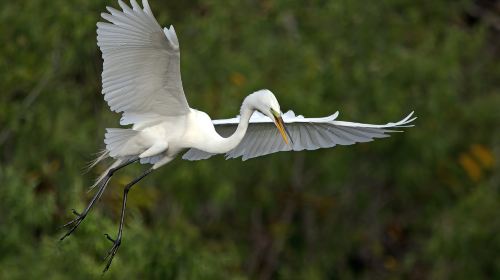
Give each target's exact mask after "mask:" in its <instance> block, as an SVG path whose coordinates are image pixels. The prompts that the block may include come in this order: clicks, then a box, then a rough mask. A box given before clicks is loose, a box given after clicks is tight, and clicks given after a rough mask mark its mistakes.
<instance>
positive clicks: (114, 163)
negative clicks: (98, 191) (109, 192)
mask: <svg viewBox="0 0 500 280" xmlns="http://www.w3.org/2000/svg"><path fill="white" fill-rule="evenodd" d="M125 160H126V159H124V158H119V159H117V160H116V161H115V162H113V164H111V166H109V167H108V168H107V169H106V170H105V171H104V172H103V173H102V174H101V175H100V176H99V177H97V179H96V180H95V182H94V184H93V185H92V186H90V188H89V191H92V190H93V189H94V188H95V187H96V186H97V185H99V184H100V183H101V182H102V180H103V179H104V177H106V175H107V174H108V172H109V171H110V170H111V169H113V168H115V167H118V166H119V165H120V164H122V163H123V162H125Z"/></svg>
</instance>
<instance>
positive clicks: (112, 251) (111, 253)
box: [102, 233, 122, 274]
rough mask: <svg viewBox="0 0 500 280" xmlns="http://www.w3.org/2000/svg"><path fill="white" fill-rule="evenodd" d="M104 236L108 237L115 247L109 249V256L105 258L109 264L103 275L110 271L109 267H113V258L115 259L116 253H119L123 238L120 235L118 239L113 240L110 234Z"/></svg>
mask: <svg viewBox="0 0 500 280" xmlns="http://www.w3.org/2000/svg"><path fill="white" fill-rule="evenodd" d="M104 236H106V238H107V239H108V240H109V241H111V242H113V247H111V249H109V251H108V255H107V256H106V257H105V258H104V261H106V260H107V263H106V267H105V268H104V270H103V271H102V273H103V274H104V273H106V271H108V269H109V267H110V266H111V262H112V261H113V258H114V257H115V255H116V252H117V251H118V248H119V247H120V244H121V243H122V237H121V235H120V234H118V238H116V240H115V239H113V238H111V236H109V234H107V233H106V234H104Z"/></svg>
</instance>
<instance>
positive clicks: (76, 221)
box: [59, 158, 139, 241]
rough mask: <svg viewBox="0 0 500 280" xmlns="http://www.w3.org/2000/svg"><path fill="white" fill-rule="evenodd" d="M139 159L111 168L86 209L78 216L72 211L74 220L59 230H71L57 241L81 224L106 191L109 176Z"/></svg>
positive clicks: (63, 237)
mask: <svg viewBox="0 0 500 280" xmlns="http://www.w3.org/2000/svg"><path fill="white" fill-rule="evenodd" d="M138 160H139V158H135V159H131V160H128V161H127V162H125V163H122V164H121V165H119V166H117V167H115V168H112V169H110V170H109V171H108V174H106V176H105V177H104V178H103V179H102V180H101V182H100V183H99V185H98V187H99V189H98V190H97V192H96V194H95V195H94V196H93V197H92V199H91V200H90V202H89V204H88V205H87V207H86V208H85V209H84V210H83V212H82V213H81V214H80V213H78V212H76V210H75V209H73V214H74V215H75V216H76V218H74V219H73V220H71V221H69V222H68V223H66V224H65V225H63V226H61V228H64V227H68V226H71V228H70V229H69V230H68V231H67V232H66V234H64V235H63V236H62V237H61V238H60V239H59V240H60V241H62V240H64V239H65V238H66V237H68V236H70V234H72V233H73V232H74V231H75V230H76V228H77V227H78V226H79V225H80V224H81V223H82V221H83V219H85V217H86V216H87V214H88V213H89V211H90V209H91V208H92V206H94V204H95V203H96V201H98V200H99V198H100V197H101V196H102V194H103V193H104V190H105V189H106V186H107V185H108V182H109V180H110V179H111V176H113V173H114V172H115V171H117V170H119V169H121V168H123V167H125V166H127V165H129V164H131V163H133V162H136V161H138Z"/></svg>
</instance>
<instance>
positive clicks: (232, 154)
mask: <svg viewBox="0 0 500 280" xmlns="http://www.w3.org/2000/svg"><path fill="white" fill-rule="evenodd" d="M338 114H339V113H338V112H336V113H335V114H333V115H331V116H329V117H325V118H304V117H303V116H295V114H294V113H293V112H292V111H288V112H287V113H285V114H284V115H283V122H284V123H285V124H286V127H287V129H288V132H289V133H290V138H291V140H292V141H291V142H290V145H287V144H285V142H284V141H283V139H282V138H281V135H280V134H279V132H278V129H276V126H275V125H274V123H273V121H272V120H271V119H269V118H268V117H266V116H264V115H262V114H260V113H258V112H255V113H254V114H253V115H252V117H251V118H250V124H249V125H248V130H247V132H246V134H245V137H243V140H242V141H241V142H240V144H239V145H238V146H236V148H234V149H233V150H231V151H229V152H228V153H227V154H226V158H236V157H240V156H241V157H242V159H243V160H247V159H250V158H254V157H258V156H263V155H267V154H272V153H276V152H280V151H292V150H293V151H302V150H316V149H319V148H330V147H334V146H336V145H352V144H355V143H360V142H369V141H372V140H373V139H374V138H384V137H389V135H388V133H390V132H395V130H393V129H395V128H403V127H410V126H413V125H410V123H411V122H412V121H414V120H415V119H416V118H415V117H414V118H412V115H413V112H411V113H410V114H409V115H408V116H407V117H406V118H404V119H402V120H401V121H399V122H396V123H387V124H383V125H374V124H363V123H355V122H344V121H337V120H336V118H337V117H338ZM213 123H214V126H215V129H216V130H217V132H218V133H219V134H220V135H221V136H223V137H228V136H230V135H231V134H232V133H233V132H234V131H235V130H236V127H237V126H238V123H239V117H236V118H232V119H225V120H214V121H213ZM213 155H214V154H211V153H207V152H204V151H200V150H197V149H190V150H189V151H188V152H187V153H185V154H184V155H183V157H182V158H183V159H186V160H201V159H207V158H209V157H211V156H213Z"/></svg>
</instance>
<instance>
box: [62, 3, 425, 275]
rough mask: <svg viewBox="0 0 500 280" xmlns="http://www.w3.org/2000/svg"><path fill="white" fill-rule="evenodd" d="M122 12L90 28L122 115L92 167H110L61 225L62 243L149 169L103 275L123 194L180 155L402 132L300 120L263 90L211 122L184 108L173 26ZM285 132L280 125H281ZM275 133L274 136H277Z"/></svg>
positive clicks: (262, 151)
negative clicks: (115, 180) (114, 191)
mask: <svg viewBox="0 0 500 280" xmlns="http://www.w3.org/2000/svg"><path fill="white" fill-rule="evenodd" d="M118 3H119V5H120V7H121V8H122V11H119V10H116V9H114V8H110V7H108V8H107V9H108V11H109V13H103V14H102V17H103V18H104V19H106V20H107V21H108V22H99V23H98V24H97V34H98V35H97V44H98V46H99V48H100V49H101V51H102V57H103V60H104V63H103V73H102V86H103V87H102V93H103V94H104V99H105V100H106V102H107V103H108V105H109V106H110V109H111V110H112V111H115V112H118V113H122V118H121V120H120V124H121V125H123V126H128V127H125V128H108V129H107V131H106V134H105V140H104V142H105V144H106V149H105V151H104V153H102V154H101V156H99V157H98V158H97V159H96V161H95V162H94V163H93V165H95V164H97V163H99V162H100V161H102V160H104V159H106V158H108V157H111V158H113V159H114V162H113V163H112V164H111V166H110V167H109V168H108V169H107V170H106V171H105V172H104V173H103V174H102V175H101V176H100V177H99V178H98V179H97V180H96V183H95V184H94V186H98V187H99V188H98V191H97V192H96V194H95V196H94V198H93V199H92V200H91V202H90V204H89V205H88V206H87V208H86V209H85V210H84V211H83V212H82V213H81V214H80V213H77V212H76V211H74V213H75V215H77V217H76V218H75V219H74V220H72V221H70V222H69V223H67V224H66V225H65V226H71V228H70V230H69V231H68V232H67V233H66V235H64V236H63V237H62V238H61V239H64V238H65V237H67V236H69V235H70V234H71V233H72V232H73V231H74V230H75V229H76V228H77V227H78V225H79V224H80V223H81V221H82V220H83V219H84V218H85V217H86V215H87V213H88V212H89V210H90V209H91V207H92V206H93V205H94V203H95V202H96V201H97V200H98V199H99V198H100V197H101V195H102V193H103V192H104V190H105V188H106V186H107V183H108V182H109V180H110V178H111V176H113V174H114V172H116V171H117V170H119V169H120V168H122V167H125V166H127V165H128V164H131V163H133V162H137V161H139V162H140V163H142V164H151V165H152V167H151V168H150V169H148V171H146V172H145V173H144V174H143V175H141V176H139V177H138V178H136V179H135V180H133V181H132V182H131V183H130V184H128V185H127V186H126V187H125V191H124V197H123V206H122V218H121V221H120V227H119V231H118V237H117V238H116V240H115V239H112V238H111V237H109V236H107V237H108V239H109V240H111V241H112V242H113V247H112V249H111V250H110V251H109V253H108V257H109V259H108V264H107V266H106V268H105V270H107V269H108V268H109V266H110V264H111V261H112V259H113V257H114V255H115V254H116V251H117V250H118V247H119V245H120V243H121V236H122V228H123V219H124V214H125V206H126V200H127V194H128V191H129V190H130V188H131V187H132V186H133V185H134V184H135V183H136V182H137V181H139V180H141V179H142V178H144V177H145V176H146V175H148V174H149V173H150V172H151V171H153V170H155V169H157V168H159V167H161V166H163V165H165V164H167V163H168V162H170V161H171V160H173V159H174V158H175V157H176V156H177V155H178V154H179V153H181V152H183V151H187V152H186V153H184V155H183V159H186V160H201V159H207V158H209V157H211V156H213V155H216V154H225V155H226V158H236V157H242V159H243V160H246V159H249V158H253V157H258V156H262V155H267V154H271V153H275V152H279V151H301V150H315V149H319V148H329V147H334V146H336V145H351V144H354V143H358V142H368V141H371V140H373V139H374V138H383V137H388V134H387V133H389V132H393V131H394V130H392V129H393V128H401V127H407V126H411V125H409V123H410V122H412V121H413V120H414V119H415V118H411V116H412V113H411V114H410V115H408V116H407V117H406V118H404V119H403V120H401V121H399V122H396V123H388V124H384V125H371V124H362V123H353V122H343V121H337V120H336V118H337V117H338V112H336V113H335V114H333V115H331V116H328V117H324V118H304V117H303V116H296V115H295V114H294V113H293V112H291V111H289V112H287V113H286V114H282V113H281V109H280V105H279V103H278V101H277V99H276V97H275V96H274V94H273V93H272V92H271V91H269V90H258V91H256V92H254V93H252V94H250V95H248V96H247V97H246V98H245V99H244V101H243V103H242V105H241V108H240V112H239V113H240V115H239V116H238V117H236V118H233V119H222V120H212V119H211V118H210V116H209V115H208V114H206V113H205V112H202V111H199V110H196V109H193V108H190V107H189V105H188V102H187V99H186V96H185V95H184V90H183V87H182V81H181V75H180V49H179V40H178V38H177V35H176V33H175V30H174V28H173V27H172V26H170V28H164V29H162V28H161V27H160V25H159V24H158V22H157V21H156V19H155V17H154V16H153V13H152V11H151V9H150V7H149V4H148V2H147V0H143V1H142V6H143V7H142V8H141V7H140V6H139V4H137V2H136V1H135V0H131V7H129V6H127V5H126V4H125V3H123V2H122V1H121V0H119V1H118ZM285 125H286V126H285ZM276 128H277V129H276Z"/></svg>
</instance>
